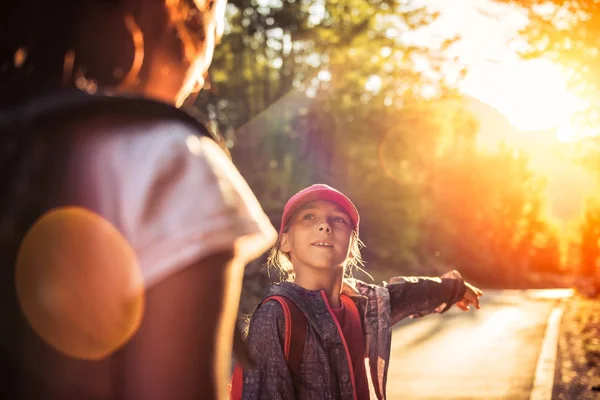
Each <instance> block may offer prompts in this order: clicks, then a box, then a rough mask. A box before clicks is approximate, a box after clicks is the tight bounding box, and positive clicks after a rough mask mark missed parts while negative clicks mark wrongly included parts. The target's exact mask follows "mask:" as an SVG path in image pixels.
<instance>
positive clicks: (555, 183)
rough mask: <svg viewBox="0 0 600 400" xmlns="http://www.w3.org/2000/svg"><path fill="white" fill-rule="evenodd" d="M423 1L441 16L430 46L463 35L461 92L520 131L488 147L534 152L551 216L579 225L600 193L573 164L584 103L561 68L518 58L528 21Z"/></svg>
mask: <svg viewBox="0 0 600 400" xmlns="http://www.w3.org/2000/svg"><path fill="white" fill-rule="evenodd" d="M419 1H420V4H423V5H427V6H429V7H431V8H433V9H436V10H439V11H440V12H441V15H440V18H439V19H438V20H437V21H436V22H434V24H433V25H432V26H430V27H427V28H425V30H424V31H423V32H421V34H422V35H423V36H422V40H425V41H426V40H435V38H436V37H449V36H453V35H455V34H459V35H460V36H461V40H460V41H459V42H458V43H457V44H456V45H455V46H454V48H453V49H452V51H453V52H454V55H456V56H458V57H459V59H460V60H461V61H462V62H464V63H465V65H466V67H467V70H468V73H467V76H466V78H465V80H464V82H463V83H462V85H461V86H460V88H461V90H462V91H463V92H464V93H465V94H467V95H470V96H472V97H475V98H477V99H479V100H480V101H482V102H484V103H486V104H488V105H490V106H492V107H493V108H495V109H496V110H498V111H499V112H500V113H501V114H503V115H504V116H505V117H506V118H507V119H508V120H509V122H510V124H511V125H513V126H514V127H516V128H517V129H518V131H517V134H515V132H511V135H510V136H509V135H503V134H502V132H500V131H501V129H500V131H499V130H493V129H490V130H489V131H490V132H491V131H494V133H493V134H492V135H495V136H497V137H495V138H490V137H487V138H486V140H487V141H488V143H489V142H490V139H492V141H494V140H495V141H496V143H497V142H500V141H505V142H506V143H507V144H509V145H510V146H513V147H515V148H520V149H524V150H525V151H527V152H528V154H529V155H530V157H531V164H530V165H531V166H532V168H534V169H535V170H536V171H537V172H538V173H541V174H542V175H544V176H545V177H546V179H547V195H548V203H549V212H550V215H553V216H555V217H556V218H557V219H559V220H561V221H562V222H566V221H568V220H569V219H571V218H574V217H577V216H578V215H579V212H580V207H581V204H582V203H583V201H584V199H585V198H586V197H588V196H589V195H590V194H592V193H593V191H594V190H596V182H595V179H594V178H593V177H592V175H591V174H590V173H589V171H587V170H585V169H584V168H582V167H581V166H580V165H578V164H576V163H575V162H574V161H573V160H572V159H571V160H569V159H568V157H566V156H565V154H567V152H568V148H569V143H570V142H574V141H575V140H576V139H577V132H576V130H575V129H573V128H572V126H571V124H570V118H571V115H572V114H573V113H574V112H575V110H576V109H577V107H578V104H580V103H579V102H578V99H577V98H576V97H575V96H574V95H573V94H571V93H569V90H568V88H567V86H566V80H565V77H564V75H563V74H562V73H561V71H560V69H559V68H558V67H556V66H555V65H553V64H552V63H550V62H549V61H546V60H532V61H525V60H522V59H521V58H520V57H519V55H518V54H517V52H516V49H517V48H518V46H519V39H518V30H519V28H520V27H522V26H523V25H524V24H525V23H526V22H527V17H526V16H525V14H524V13H523V12H522V11H520V10H519V9H517V8H515V7H513V6H509V5H505V4H498V3H496V2H493V1H491V0H445V1H444V0H419ZM490 132H487V134H488V136H489V135H490ZM519 132H520V133H519ZM481 134H484V133H483V132H482V133H481ZM481 134H480V136H481Z"/></svg>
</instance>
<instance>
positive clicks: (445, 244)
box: [196, 0, 600, 399]
mask: <svg viewBox="0 0 600 400" xmlns="http://www.w3.org/2000/svg"><path fill="white" fill-rule="evenodd" d="M227 15H228V23H229V24H228V27H227V34H226V36H225V38H224V40H223V42H222V44H220V45H219V46H218V48H217V52H216V56H215V60H214V62H213V66H212V68H211V70H210V82H211V85H210V90H206V91H204V92H203V94H202V95H201V97H199V98H198V100H197V102H196V105H197V106H198V107H200V108H201V109H203V110H204V111H205V113H206V114H207V115H208V116H209V118H210V120H211V123H212V124H213V125H214V128H218V129H219V130H220V131H221V133H222V134H223V135H224V136H225V138H226V140H227V144H228V146H229V148H230V150H231V152H232V155H233V158H234V162H235V164H236V165H237V166H238V167H239V169H240V170H241V172H242V174H243V175H244V177H245V178H246V179H247V181H248V182H249V183H250V186H251V187H252V189H253V190H254V192H255V193H256V195H257V197H258V198H259V200H260V201H261V203H262V205H263V207H264V209H265V210H266V212H267V213H268V215H269V216H270V218H271V220H272V222H273V224H274V225H275V226H278V225H279V222H280V221H279V219H280V216H281V212H282V209H283V205H284V203H285V201H286V200H287V199H288V198H289V197H290V196H291V195H293V194H294V193H295V192H296V191H298V190H299V189H302V188H304V187H306V186H308V185H310V184H312V183H318V182H321V183H327V184H330V185H332V186H334V187H336V188H338V189H339V190H341V191H342V192H344V193H346V194H347V195H348V196H349V197H350V198H351V199H352V200H353V201H354V202H355V203H356V205H357V207H358V208H359V210H360V213H361V217H362V220H361V238H362V240H363V241H364V242H365V244H366V246H367V247H366V248H365V249H364V250H363V255H364V257H365V259H366V261H367V264H366V266H365V270H366V271H367V272H368V273H369V274H371V275H372V276H373V278H374V280H375V282H376V283H380V282H381V281H382V280H387V279H389V278H390V277H392V276H394V275H439V274H441V273H443V272H446V271H447V270H449V269H458V270H459V271H460V272H461V273H462V274H463V275H464V277H465V278H466V279H467V280H469V281H471V282H473V283H474V284H475V285H477V286H480V287H482V288H484V289H485V295H484V297H483V298H482V301H483V303H482V304H483V307H482V309H481V310H479V311H477V312H469V313H460V312H458V311H456V310H453V311H451V312H449V313H447V314H444V315H443V316H430V317H427V318H423V319H422V320H416V321H403V322H402V323H401V324H400V325H399V326H398V327H397V328H396V329H395V331H394V337H393V342H392V360H391V365H390V374H389V380H388V383H389V384H388V395H389V398H391V399H397V398H402V399H550V398H554V399H575V398H577V399H595V398H597V397H596V396H597V395H598V391H600V368H598V366H599V365H600V301H598V300H593V297H594V296H598V295H599V294H600V284H599V279H598V273H599V272H598V271H599V268H598V257H599V255H600V248H599V245H598V239H599V238H600V225H599V223H600V189H599V187H598V183H599V182H600V162H599V160H600V157H599V156H600V136H598V134H599V133H600V131H599V129H598V126H600V125H599V122H600V98H599V96H600V90H599V89H600V88H599V86H600V79H599V77H600V58H599V57H598V49H599V48H600V5H599V4H598V2H597V1H595V0H581V1H564V0H520V1H519V0H514V1H511V0H506V1H502V0H498V1H492V0H452V1H442V0H430V1H421V0H416V1H410V0H230V1H229V5H228V8H227ZM263 262H264V259H263V260H259V261H257V262H255V263H254V264H252V265H250V266H249V267H248V268H247V270H246V279H245V284H244V293H243V295H242V303H241V308H240V312H241V315H245V314H248V313H250V312H251V311H252V310H253V308H254V307H255V305H256V304H257V302H258V301H259V300H260V299H261V298H262V296H263V294H264V291H265V290H266V288H267V287H268V285H269V284H270V283H271V281H276V280H278V279H279V277H278V276H277V274H275V273H273V272H271V273H269V271H266V270H265V269H264V265H263ZM356 276H357V277H359V278H362V279H365V280H367V281H369V279H370V278H369V277H367V276H366V275H364V274H363V273H356ZM560 288H576V289H577V291H575V292H573V291H572V290H570V289H560ZM573 293H575V296H574V295H573ZM578 293H579V294H578ZM563 311H564V315H563V314H562V313H563ZM561 315H562V317H561Z"/></svg>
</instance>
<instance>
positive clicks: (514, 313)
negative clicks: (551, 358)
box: [388, 290, 570, 400]
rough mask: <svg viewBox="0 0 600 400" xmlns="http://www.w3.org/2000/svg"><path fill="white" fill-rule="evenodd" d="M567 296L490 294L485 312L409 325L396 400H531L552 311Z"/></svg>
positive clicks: (398, 337)
mask: <svg viewBox="0 0 600 400" xmlns="http://www.w3.org/2000/svg"><path fill="white" fill-rule="evenodd" d="M569 295H570V291H565V290H529V291H486V293H485V295H484V297H483V298H482V308H481V310H478V311H475V312H473V311H470V312H469V313H463V312H461V311H459V310H451V311H449V312H448V313H446V314H444V315H430V316H427V317H424V318H422V319H417V320H406V321H403V322H402V323H401V324H399V325H398V327H397V328H396V329H395V330H394V335H393V339H392V359H391V362H390V371H389V376H388V397H389V398H390V399H407V400H412V399H419V400H420V399H486V400H491V399H510V400H520V399H529V395H530V392H531V388H532V386H533V381H534V375H535V370H536V364H537V360H538V356H539V353H540V348H541V344H542V341H543V339H544V333H545V329H546V324H547V321H548V317H549V315H550V312H551V311H552V308H553V307H554V306H555V305H557V304H558V302H560V301H561V299H562V298H564V297H566V296H569Z"/></svg>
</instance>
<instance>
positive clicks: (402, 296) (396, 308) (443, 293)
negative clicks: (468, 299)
mask: <svg viewBox="0 0 600 400" xmlns="http://www.w3.org/2000/svg"><path fill="white" fill-rule="evenodd" d="M386 287H387V289H388V292H389V295H390V308H391V320H392V324H395V323H396V322H399V321H400V320H402V319H404V318H406V317H408V316H412V315H414V316H416V317H421V316H424V315H427V314H431V313H434V312H444V311H446V310H447V309H448V308H450V306H452V305H453V304H455V303H456V302H458V301H460V300H462V299H463V297H464V295H465V291H466V289H467V287H466V285H465V282H464V280H463V279H462V277H461V276H460V274H459V273H458V272H456V271H453V273H452V276H449V275H448V274H445V275H443V276H442V277H439V278H437V277H395V278H392V279H391V280H390V283H389V284H388V285H387V286H386Z"/></svg>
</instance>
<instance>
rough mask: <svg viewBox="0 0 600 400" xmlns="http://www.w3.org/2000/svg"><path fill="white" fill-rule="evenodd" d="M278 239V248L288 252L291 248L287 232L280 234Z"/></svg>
mask: <svg viewBox="0 0 600 400" xmlns="http://www.w3.org/2000/svg"><path fill="white" fill-rule="evenodd" d="M280 241H281V244H280V246H279V249H280V250H281V251H282V252H284V253H289V252H290V251H291V250H292V249H291V246H290V242H289V238H288V234H287V232H286V233H282V234H281V238H280Z"/></svg>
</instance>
